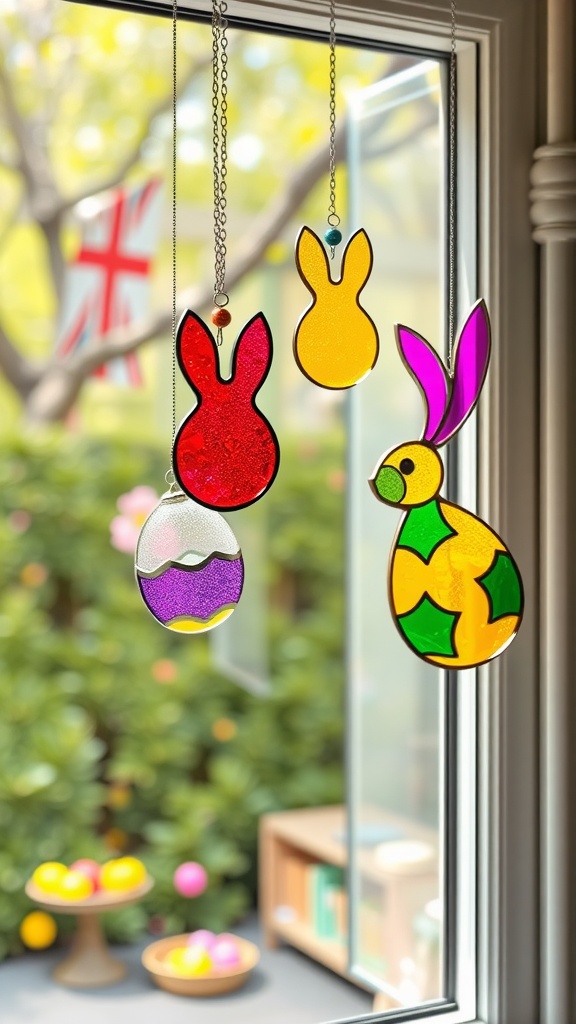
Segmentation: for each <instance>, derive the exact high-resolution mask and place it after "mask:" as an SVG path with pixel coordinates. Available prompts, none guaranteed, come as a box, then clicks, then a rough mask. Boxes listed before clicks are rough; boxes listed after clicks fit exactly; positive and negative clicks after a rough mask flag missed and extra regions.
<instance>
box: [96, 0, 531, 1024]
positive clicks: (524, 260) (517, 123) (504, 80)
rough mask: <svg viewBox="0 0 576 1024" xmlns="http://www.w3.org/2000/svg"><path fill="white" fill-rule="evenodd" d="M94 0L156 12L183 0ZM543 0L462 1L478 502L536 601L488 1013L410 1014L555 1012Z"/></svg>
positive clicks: (479, 962) (505, 772) (428, 19)
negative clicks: (533, 181)
mask: <svg viewBox="0 0 576 1024" xmlns="http://www.w3.org/2000/svg"><path fill="white" fill-rule="evenodd" d="M81 2H88V3H92V4H93V5H99V6H114V7H122V8H125V9H130V10H133V11H139V12H141V13H149V14H165V15H166V14H169V13H170V12H171V8H172V5H171V3H170V0H168V2H162V0H131V2H124V0H81ZM178 6H179V15H180V16H181V17H189V18H191V19H194V20H207V19H209V17H210V9H211V3H210V0H180V2H179V5H178ZM327 10H328V3H327V0H279V2H275V0H230V2H229V13H228V17H229V22H230V24H231V25H233V26H237V27H243V28H250V29H257V28H264V27H268V28H270V26H272V27H273V28H276V30H279V31H281V30H282V29H283V28H286V29H288V30H292V31H297V32H298V33H299V34H301V35H304V36H305V35H308V34H313V33H316V32H317V30H318V26H319V25H325V23H326V17H327ZM539 10H540V4H539V2H538V0H459V3H458V37H459V39H461V40H465V41H467V42H469V43H472V44H474V46H475V47H476V51H477V55H478V96H479V118H478V150H479V162H478V209H477V224H478V250H477V256H478V285H479V287H478V294H481V295H483V296H484V297H485V298H486V299H487V302H488V305H489V308H490V312H491V319H492V326H493V333H494V353H493V361H492V367H491V370H490V374H489V376H488V381H487V387H486V388H485V391H486V393H485V394H484V396H483V398H482V400H481V402H480V406H479V412H478V456H479V474H478V510H479V514H480V515H482V516H483V517H484V518H486V519H488V521H489V522H490V523H491V524H493V525H494V527H495V528H496V529H497V530H498V532H499V533H500V534H502V535H503V536H504V537H505V538H506V540H507V542H508V543H509V544H510V547H511V549H512V550H513V551H514V555H515V557H516V559H517V561H518V563H519V565H520V566H521V569H522V574H523V578H524V585H525V591H526V608H525V614H524V623H523V626H522V629H521V631H520V634H519V636H518V638H517V640H516V641H515V643H514V644H513V645H512V647H511V648H510V650H509V651H508V652H507V653H506V654H505V655H504V657H502V658H500V659H496V660H495V661H494V662H491V663H490V664H489V665H487V666H484V667H483V668H482V669H480V672H479V688H478V705H477V725H478V748H477V750H478V754H477V829H478V865H479V868H478V876H477V930H476V941H477V946H476V948H477V958H476V971H475V975H476V983H477V1008H476V1015H475V1016H474V1015H473V1014H472V1015H468V1016H464V1017H463V1016H462V1014H461V1013H460V1012H459V1011H458V1010H453V1009H448V1008H447V1011H446V1012H442V1008H440V1007H439V1008H438V1009H436V1010H434V1009H433V1008H432V1007H430V1008H428V1009H427V1008H422V1009H421V1010H416V1011H413V1010H412V1011H406V1012H400V1013H395V1014H394V1020H412V1019H419V1020H420V1021H425V1020H429V1021H430V1022H432V1021H433V1020H435V1019H436V1020H437V1019H438V1017H439V1016H441V1019H442V1021H443V1022H445V1024H456V1022H457V1021H458V1022H460V1021H462V1020H463V1019H466V1020H468V1021H476V1022H477V1024H481V1022H484V1024H537V1021H538V1019H539V995H540V993H539V974H540V963H539V945H540V928H539V799H538V772H539V746H538V732H539V695H538V686H539V673H538V664H539V640H538V625H539V607H538V598H537V593H538V584H539V572H538V533H539V523H538V507H539V466H538V427H539V422H538V421H539V380H538V358H539V351H538V312H539V311H538V299H537V296H538V281H537V255H536V249H535V246H534V244H533V242H532V237H531V228H530V217H529V202H528V181H529V173H530V168H531V165H532V157H533V152H534V149H535V148H536V146H537V144H538V142H539V128H540V124H539V120H540V110H539V101H538V93H537V81H538V70H539V63H540V58H541V47H542V46H543V43H544V38H543V33H541V32H540V33H539V32H538V29H539V24H538V20H539ZM338 23H339V31H340V32H341V33H343V34H345V35H346V36H350V37H351V38H354V39H358V41H359V43H360V44H361V41H362V40H366V41H369V40H370V41H374V40H382V39H383V38H385V39H386V42H387V44H392V45H394V44H397V45H398V46H403V47H404V46H408V47H409V48H410V49H412V50H416V51H417V50H418V49H420V48H423V49H425V50H427V51H429V50H430V49H437V50H441V49H444V50H447V49H448V47H449V2H448V0H445V2H438V0H421V2H413V0H347V2H346V3H338ZM460 146H461V147H462V142H460ZM463 983H464V984H467V982H466V979H463ZM365 1019H366V1020H369V1021H378V1020H384V1019H391V1018H390V1016H389V1015H388V1014H386V1016H385V1017H384V1016H383V1015H382V1014H379V1013H376V1014H375V1015H374V1016H371V1017H368V1018H365Z"/></svg>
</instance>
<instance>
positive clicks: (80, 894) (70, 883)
mask: <svg viewBox="0 0 576 1024" xmlns="http://www.w3.org/2000/svg"><path fill="white" fill-rule="evenodd" d="M93 892H94V885H93V884H92V882H91V881H90V879H89V878H87V877H86V875H83V874H82V872H81V871H67V872H66V874H65V875H63V876H62V878H61V879H60V882H59V884H58V888H57V889H56V891H55V895H56V896H59V897H60V899H63V900H86V899H88V897H89V896H91V895H92V893H93Z"/></svg>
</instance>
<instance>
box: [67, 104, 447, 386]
mask: <svg viewBox="0 0 576 1024" xmlns="http://www.w3.org/2000/svg"><path fill="white" fill-rule="evenodd" d="M436 121H437V114H436V112H431V113H430V114H429V115H427V116H426V117H423V118H422V120H421V121H419V122H418V123H417V124H415V125H414V126H413V127H412V128H411V129H410V131H409V132H407V133H406V134H405V135H402V136H399V137H398V138H397V139H395V140H394V141H393V142H391V143H390V144H389V145H388V146H382V147H381V148H380V150H379V152H378V156H379V157H386V156H390V154H391V153H393V152H395V151H396V150H398V149H401V148H402V147H403V146H405V145H407V143H409V142H411V141H412V140H413V139H414V138H416V137H417V136H418V135H420V133H421V132H422V131H424V130H425V129H426V128H428V127H430V126H431V125H433V124H435V123H436ZM345 128H346V126H345V125H343V126H342V127H341V128H340V129H339V130H338V132H337V135H336V155H337V159H340V160H341V159H342V154H343V152H344V149H345ZM325 172H326V147H325V145H324V144H322V146H320V147H318V149H317V150H316V151H315V152H314V153H313V155H312V156H311V157H310V158H309V160H308V161H307V162H306V163H305V164H304V166H303V167H301V168H300V170H299V171H298V172H297V173H296V174H295V175H294V178H293V179H292V181H291V182H289V183H288V187H287V188H286V190H285V191H284V192H283V193H282V194H281V195H280V196H279V197H277V198H276V199H275V200H274V202H273V203H272V204H271V205H270V206H269V207H268V209H267V210H265V211H264V213H262V214H261V215H260V217H258V218H257V219H256V220H255V222H254V225H253V229H252V231H251V233H250V239H249V240H248V241H247V242H246V243H245V244H244V246H243V247H242V248H241V249H240V251H239V252H238V254H237V256H236V257H235V259H234V260H232V261H231V263H230V267H229V271H228V273H227V275H226V286H227V288H232V287H233V286H234V285H235V284H237V282H238V281H239V280H240V279H241V278H243V277H244V276H245V275H246V274H248V273H249V272H250V271H251V270H253V269H254V267H256V266H257V265H258V264H259V262H260V260H261V259H262V257H263V255H264V253H265V252H266V249H267V248H268V246H269V245H270V244H271V243H272V242H273V241H274V240H275V239H276V238H277V237H278V235H279V234H280V232H281V231H282V229H283V228H284V227H285V226H286V224H287V223H288V222H289V221H290V219H291V218H292V216H293V215H294V213H295V212H296V211H297V210H298V209H299V207H300V206H301V205H302V203H303V201H304V199H305V198H306V196H307V195H308V194H309V193H310V191H311V190H312V188H313V187H314V185H315V184H316V183H317V182H318V181H319V180H320V179H321V177H322V176H323V174H324V173H325ZM212 295H213V288H212V284H211V283H210V282H204V283H203V284H201V285H199V286H198V287H196V288H190V289H187V290H186V291H184V292H182V294H181V295H180V296H179V297H178V306H179V307H180V308H188V307H191V308H193V309H197V310H203V309H205V308H206V307H207V306H208V305H209V304H210V303H211V302H212ZM171 319H172V314H171V312H170V310H167V309H166V310H162V311H160V312H158V313H156V314H154V315H153V316H151V317H149V318H146V319H142V320H139V321H136V322H135V323H133V324H131V325H130V327H128V328H120V329H118V330H114V331H111V332H110V333H109V334H108V336H107V338H106V341H105V342H103V343H101V342H100V341H99V342H97V343H92V344H91V345H89V346H87V347H86V348H83V349H82V350H81V351H80V352H75V353H73V354H72V355H71V356H69V357H68V359H67V360H66V362H67V364H68V368H69V370H70V372H71V373H72V374H73V375H74V377H79V379H80V380H82V379H83V378H84V377H86V376H88V375H89V374H90V373H92V372H93V371H94V370H96V369H97V368H98V367H99V366H101V365H102V363H106V362H108V360H109V359H114V358H116V357H118V356H126V355H128V354H129V353H130V352H134V351H135V350H136V349H137V348H140V346H141V345H143V344H144V343H145V342H147V341H150V340H151V339H153V338H157V337H158V336H159V335H161V334H163V333H164V332H166V331H168V330H169V328H170V325H171Z"/></svg>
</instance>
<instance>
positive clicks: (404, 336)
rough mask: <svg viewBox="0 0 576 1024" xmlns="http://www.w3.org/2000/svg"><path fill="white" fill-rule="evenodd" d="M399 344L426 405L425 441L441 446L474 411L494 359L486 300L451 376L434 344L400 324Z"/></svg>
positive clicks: (465, 331) (466, 332) (461, 343)
mask: <svg viewBox="0 0 576 1024" xmlns="http://www.w3.org/2000/svg"><path fill="white" fill-rule="evenodd" d="M396 341H397V344H398V349H399V351H400V356H401V358H402V361H403V362H404V365H405V366H406V369H407V370H408V372H409V373H411V374H412V376H413V377H414V380H415V381H416V383H417V384H418V386H419V387H420V390H421V391H422V394H423V396H424V402H425V405H426V423H425V426H424V432H423V434H422V439H423V440H424V441H431V442H432V444H435V445H437V446H438V447H439V446H440V445H442V444H446V442H447V441H449V440H450V438H451V437H453V436H454V434H455V433H456V432H457V431H458V430H460V427H461V426H462V424H463V423H464V422H465V421H466V420H467V419H468V417H469V415H470V413H471V412H472V410H473V409H474V406H475V405H476V402H477V401H478V397H479V395H480V392H481V390H482V385H483V383H484V378H485V376H486V371H487V369H488V361H489V359H490V344H491V343H490V319H489V317H488V310H487V308H486V303H485V302H484V299H480V300H479V301H478V302H477V303H476V305H475V306H473V307H472V310H471V312H470V313H469V315H468V319H467V320H466V323H465V324H464V327H463V328H462V330H461V332H460V335H459V337H458V341H457V342H456V346H455V349H454V370H453V372H452V373H451V374H450V373H449V372H448V371H447V369H446V367H445V366H444V363H443V362H442V360H441V359H440V357H439V356H438V354H437V353H436V352H435V351H434V349H433V348H432V346H431V345H429V343H428V342H427V341H425V339H424V338H422V337H421V335H420V334H416V332H415V331H411V330H410V329H409V328H408V327H403V326H402V325H400V324H397V325H396Z"/></svg>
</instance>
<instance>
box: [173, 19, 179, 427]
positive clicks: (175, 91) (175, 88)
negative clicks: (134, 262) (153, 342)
mask: <svg viewBox="0 0 576 1024" xmlns="http://www.w3.org/2000/svg"><path fill="white" fill-rule="evenodd" d="M177 27H178V0H172V445H174V440H175V437H176V157H177V134H176V128H177V125H176V103H177V99H178V75H177V48H176V41H177V35H178V32H177Z"/></svg>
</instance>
